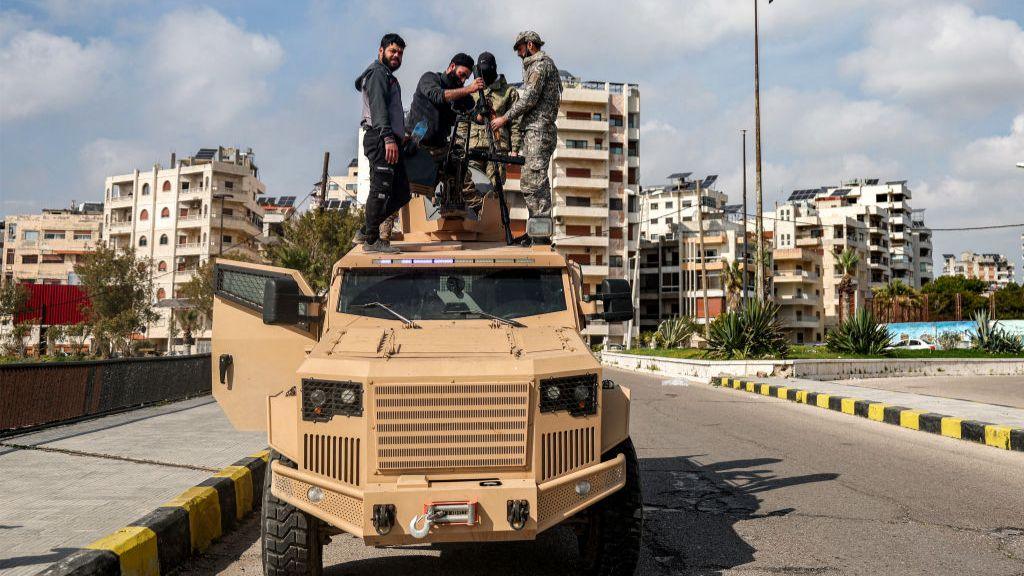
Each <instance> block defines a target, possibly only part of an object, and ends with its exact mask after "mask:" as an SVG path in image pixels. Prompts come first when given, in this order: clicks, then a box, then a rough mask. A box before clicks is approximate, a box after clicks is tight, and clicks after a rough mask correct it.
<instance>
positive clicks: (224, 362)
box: [219, 354, 235, 389]
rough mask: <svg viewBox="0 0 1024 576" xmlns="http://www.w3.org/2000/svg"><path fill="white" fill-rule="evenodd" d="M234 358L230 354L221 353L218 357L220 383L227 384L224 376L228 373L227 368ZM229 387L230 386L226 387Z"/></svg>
mask: <svg viewBox="0 0 1024 576" xmlns="http://www.w3.org/2000/svg"><path fill="white" fill-rule="evenodd" d="M234 362H235V360H234V358H232V357H231V354H221V355H220V359H219V364H220V383H221V384H227V382H226V381H225V378H226V377H227V375H228V368H230V367H231V365H232V364H234ZM228 388H229V389H230V386H229V387H228Z"/></svg>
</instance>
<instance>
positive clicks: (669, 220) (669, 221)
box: [665, 218, 673, 224]
mask: <svg viewBox="0 0 1024 576" xmlns="http://www.w3.org/2000/svg"><path fill="white" fill-rule="evenodd" d="M672 222H673V220H672V218H665V224H671V223H672Z"/></svg>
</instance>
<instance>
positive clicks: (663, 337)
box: [654, 316, 697, 348]
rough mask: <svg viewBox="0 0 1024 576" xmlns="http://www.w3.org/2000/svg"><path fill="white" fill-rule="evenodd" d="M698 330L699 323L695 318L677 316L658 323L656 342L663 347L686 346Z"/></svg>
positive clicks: (655, 334)
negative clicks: (694, 320) (695, 322)
mask: <svg viewBox="0 0 1024 576" xmlns="http://www.w3.org/2000/svg"><path fill="white" fill-rule="evenodd" d="M696 331H697V325H696V324H694V322H693V320H690V319H689V318H686V317H683V316H675V317H672V318H669V319H667V320H662V322H661V324H658V331H657V332H655V333H654V337H655V338H656V340H655V342H656V344H657V345H658V346H659V347H662V348H684V347H686V345H687V343H689V341H690V337H691V336H693V333H694V332H696Z"/></svg>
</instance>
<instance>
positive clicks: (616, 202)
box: [608, 198, 622, 210]
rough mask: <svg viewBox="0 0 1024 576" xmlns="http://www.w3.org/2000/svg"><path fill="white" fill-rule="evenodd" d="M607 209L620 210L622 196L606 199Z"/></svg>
mask: <svg viewBox="0 0 1024 576" xmlns="http://www.w3.org/2000/svg"><path fill="white" fill-rule="evenodd" d="M608 209H609V210H622V198H609V199H608Z"/></svg>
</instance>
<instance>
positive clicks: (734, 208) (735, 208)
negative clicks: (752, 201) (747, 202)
mask: <svg viewBox="0 0 1024 576" xmlns="http://www.w3.org/2000/svg"><path fill="white" fill-rule="evenodd" d="M722 210H723V211H725V212H728V213H732V212H739V211H740V210H743V204H726V205H725V206H724V207H723V208H722Z"/></svg>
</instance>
